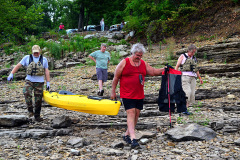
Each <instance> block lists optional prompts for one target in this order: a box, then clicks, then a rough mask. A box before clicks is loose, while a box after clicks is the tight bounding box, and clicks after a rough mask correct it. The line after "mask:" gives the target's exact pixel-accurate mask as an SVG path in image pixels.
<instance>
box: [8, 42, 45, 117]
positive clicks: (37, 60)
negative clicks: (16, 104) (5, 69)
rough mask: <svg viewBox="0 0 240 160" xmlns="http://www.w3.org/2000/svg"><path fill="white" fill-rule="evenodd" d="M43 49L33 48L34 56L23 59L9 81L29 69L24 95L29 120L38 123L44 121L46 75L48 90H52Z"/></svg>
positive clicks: (12, 72) (14, 69)
mask: <svg viewBox="0 0 240 160" xmlns="http://www.w3.org/2000/svg"><path fill="white" fill-rule="evenodd" d="M40 53H41V49H40V47H39V46H38V45H34V46H33V47H32V54H30V55H26V56H24V57H23V59H22V60H21V61H20V62H19V63H18V64H17V65H16V66H15V67H14V68H13V70H12V71H11V73H10V75H9V76H8V78H7V80H8V81H11V80H13V75H14V74H15V73H16V72H17V71H18V70H19V68H21V67H22V66H25V67H27V76H26V78H25V80H26V83H25V86H24V88H23V94H24V96H25V101H26V104H27V108H28V116H29V118H31V117H33V116H34V117H35V120H36V121H42V118H41V117H40V112H41V107H42V97H43V86H44V75H45V79H46V81H47V88H46V89H47V90H49V89H50V73H49V70H48V61H47V58H45V57H43V56H42V55H40ZM33 92H34V98H35V109H34V110H33V103H32V96H33Z"/></svg>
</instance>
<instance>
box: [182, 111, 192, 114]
mask: <svg viewBox="0 0 240 160" xmlns="http://www.w3.org/2000/svg"><path fill="white" fill-rule="evenodd" d="M182 113H183V114H185V115H192V113H190V112H188V111H185V112H182Z"/></svg>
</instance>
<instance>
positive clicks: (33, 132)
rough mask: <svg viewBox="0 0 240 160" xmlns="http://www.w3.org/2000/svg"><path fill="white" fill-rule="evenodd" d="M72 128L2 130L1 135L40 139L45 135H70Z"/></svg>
mask: <svg viewBox="0 0 240 160" xmlns="http://www.w3.org/2000/svg"><path fill="white" fill-rule="evenodd" d="M70 132H72V130H71V129H53V130H45V129H27V130H9V129H4V130H0V137H3V136H9V137H12V138H33V139H40V138H45V137H53V136H63V135H69V133H70Z"/></svg>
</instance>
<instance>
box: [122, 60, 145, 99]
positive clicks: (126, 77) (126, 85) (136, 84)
mask: <svg viewBox="0 0 240 160" xmlns="http://www.w3.org/2000/svg"><path fill="white" fill-rule="evenodd" d="M125 60H126V65H125V67H124V68H123V71H122V75H121V78H120V98H128V99H143V98H144V90H143V86H144V80H145V76H146V64H145V62H144V61H143V60H141V64H140V66H132V65H131V63H130V61H129V58H125ZM140 74H141V75H142V78H143V85H142V84H141V83H140V80H139V75H140Z"/></svg>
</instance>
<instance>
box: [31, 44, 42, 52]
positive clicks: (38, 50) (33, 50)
mask: <svg viewBox="0 0 240 160" xmlns="http://www.w3.org/2000/svg"><path fill="white" fill-rule="evenodd" d="M40 50H41V48H40V47H39V45H34V46H33V47H32V53H34V52H40Z"/></svg>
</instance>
